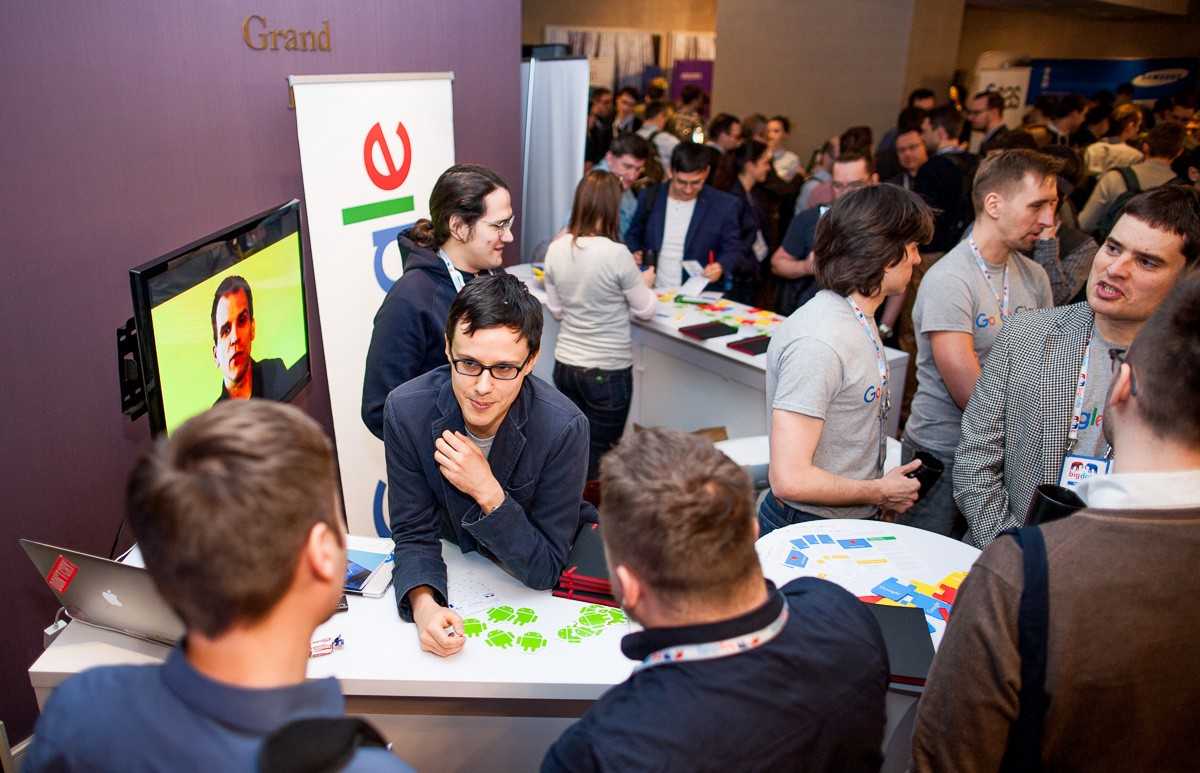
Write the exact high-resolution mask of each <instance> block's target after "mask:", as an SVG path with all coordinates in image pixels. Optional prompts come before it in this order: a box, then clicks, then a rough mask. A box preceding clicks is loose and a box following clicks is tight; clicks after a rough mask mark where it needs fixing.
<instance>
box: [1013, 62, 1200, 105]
mask: <svg viewBox="0 0 1200 773" xmlns="http://www.w3.org/2000/svg"><path fill="white" fill-rule="evenodd" d="M1198 65H1200V59H1196V58H1169V59H1168V58H1163V59H1034V60H1033V61H1032V62H1030V67H1031V68H1032V72H1031V73H1030V76H1029V93H1028V94H1027V95H1026V97H1025V104H1027V105H1031V104H1033V101H1034V100H1035V99H1037V98H1038V97H1039V96H1041V95H1042V94H1049V95H1051V96H1060V95H1063V94H1082V95H1083V96H1085V97H1086V96H1091V95H1092V94H1095V93H1096V92H1097V91H1101V90H1103V89H1107V90H1108V91H1116V89H1117V86H1119V85H1121V84H1122V83H1126V82H1128V83H1132V84H1133V98H1134V99H1135V100H1137V101H1143V100H1149V101H1153V100H1155V99H1158V98H1159V97H1170V96H1174V95H1176V94H1182V93H1191V92H1193V91H1195V88H1196V70H1197V66H1198Z"/></svg>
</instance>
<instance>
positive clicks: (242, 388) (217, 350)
mask: <svg viewBox="0 0 1200 773" xmlns="http://www.w3.org/2000/svg"><path fill="white" fill-rule="evenodd" d="M211 322H212V334H213V361H214V362H215V363H216V364H217V368H218V369H219V370H220V371H221V396H220V397H218V398H217V401H216V402H217V403H219V402H221V401H222V400H247V399H249V398H251V397H271V398H276V399H277V398H279V397H282V396H283V393H282V389H283V388H284V383H283V382H284V381H285V380H286V378H285V377H286V375H287V368H286V367H284V364H283V360H282V359H280V358H278V357H276V358H274V359H270V360H261V361H256V360H255V359H254V358H253V357H252V356H251V353H250V350H251V349H252V348H253V346H254V294H253V293H252V292H251V290H250V283H249V282H247V281H246V280H245V279H243V278H242V277H240V276H227V277H225V278H224V279H222V280H221V283H220V284H219V285H217V289H216V292H214V293H213V302H212V316H211ZM215 404H216V403H214V405H215Z"/></svg>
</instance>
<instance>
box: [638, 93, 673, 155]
mask: <svg viewBox="0 0 1200 773" xmlns="http://www.w3.org/2000/svg"><path fill="white" fill-rule="evenodd" d="M670 117H671V103H670V102H666V101H663V100H658V101H655V102H651V103H650V104H648V105H646V111H645V120H644V121H643V122H642V128H640V129H638V130H637V132H636V134H637V135H638V136H639V137H641V138H642V139H644V140H646V142H649V143H650V145H651V146H652V147H653V148H654V150H655V152H656V153H658V161H659V163H660V164H662V168H663V169H664V170H667V169H670V168H671V154H672V153H673V152H674V150H675V148H676V146H678V145H679V138H678V137H676V136H675V135H674V134H672V133H671V132H669V131H667V120H668V119H669V118H670Z"/></svg>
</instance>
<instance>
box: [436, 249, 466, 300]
mask: <svg viewBox="0 0 1200 773" xmlns="http://www.w3.org/2000/svg"><path fill="white" fill-rule="evenodd" d="M438 257H439V258H441V259H442V262H443V263H445V264H446V270H447V271H449V272H450V281H451V282H453V283H454V292H455V293H460V292H462V289H463V287H465V286H466V284H467V280H465V279H463V275H462V272H461V271H459V270H458V269H457V268H455V267H454V264H453V263H451V262H450V256H449V255H447V254H446V251H445V250H438Z"/></svg>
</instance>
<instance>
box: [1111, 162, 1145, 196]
mask: <svg viewBox="0 0 1200 773" xmlns="http://www.w3.org/2000/svg"><path fill="white" fill-rule="evenodd" d="M1117 171H1118V172H1120V173H1121V179H1122V180H1124V181H1125V190H1126V191H1128V192H1129V193H1141V192H1142V183H1141V182H1140V181H1139V180H1138V177H1137V175H1136V174H1134V173H1133V169H1131V168H1130V167H1127V166H1119V167H1117Z"/></svg>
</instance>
